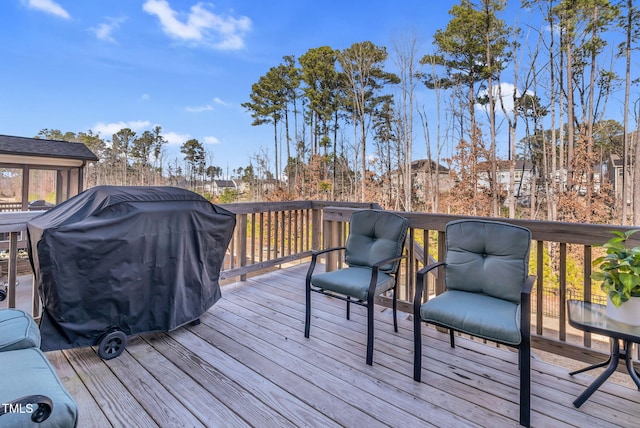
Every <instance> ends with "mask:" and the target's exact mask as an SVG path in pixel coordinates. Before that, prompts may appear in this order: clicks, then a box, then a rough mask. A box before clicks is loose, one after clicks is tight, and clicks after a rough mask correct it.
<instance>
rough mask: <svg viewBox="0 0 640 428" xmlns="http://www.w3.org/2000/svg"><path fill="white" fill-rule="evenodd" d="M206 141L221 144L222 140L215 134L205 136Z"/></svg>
mask: <svg viewBox="0 0 640 428" xmlns="http://www.w3.org/2000/svg"><path fill="white" fill-rule="evenodd" d="M204 142H205V143H206V144H220V140H218V139H217V138H216V137H213V136H209V137H204Z"/></svg>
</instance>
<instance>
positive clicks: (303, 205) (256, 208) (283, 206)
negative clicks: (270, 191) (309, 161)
mask: <svg viewBox="0 0 640 428" xmlns="http://www.w3.org/2000/svg"><path fill="white" fill-rule="evenodd" d="M220 206H221V207H223V208H225V209H227V210H229V211H231V212H232V213H235V214H257V213H261V212H269V211H290V210H305V209H323V208H325V207H328V206H335V207H342V208H349V207H353V208H360V209H362V208H380V206H379V205H378V204H377V203H360V202H335V201H283V202H237V203H232V204H220Z"/></svg>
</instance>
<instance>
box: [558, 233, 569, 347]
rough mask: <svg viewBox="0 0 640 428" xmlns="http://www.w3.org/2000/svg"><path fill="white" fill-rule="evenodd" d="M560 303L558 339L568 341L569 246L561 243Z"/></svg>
mask: <svg viewBox="0 0 640 428" xmlns="http://www.w3.org/2000/svg"><path fill="white" fill-rule="evenodd" d="M558 275H559V278H558V279H559V283H560V296H559V297H560V302H559V305H560V306H559V309H558V338H559V339H560V340H561V341H563V342H564V341H566V340H567V306H566V305H567V244H566V242H561V243H560V269H559V274H558Z"/></svg>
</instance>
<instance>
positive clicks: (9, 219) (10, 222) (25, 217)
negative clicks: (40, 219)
mask: <svg viewBox="0 0 640 428" xmlns="http://www.w3.org/2000/svg"><path fill="white" fill-rule="evenodd" d="M40 214H42V211H15V212H0V233H10V232H22V231H25V230H27V222H28V221H29V220H31V219H32V218H34V217H36V216H38V215H40Z"/></svg>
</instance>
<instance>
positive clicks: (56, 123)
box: [0, 0, 453, 169]
mask: <svg viewBox="0 0 640 428" xmlns="http://www.w3.org/2000/svg"><path fill="white" fill-rule="evenodd" d="M452 4H453V2H431V1H424V0H403V1H402V2H391V1H376V0H370V1H367V2H349V1H342V0H339V1H338V0H324V1H305V0H291V1H285V0H271V1H264V2H263V1H255V0H236V1H233V0H219V1H218V0H216V1H213V2H198V1H196V0H146V1H143V0H137V1H136V0H90V1H85V0H83V1H80V0H3V1H2V2H0V22H1V25H0V40H2V44H1V46H2V49H1V52H2V67H1V68H0V134H6V135H18V136H26V137H31V136H35V135H36V134H37V133H38V131H39V130H40V129H42V128H49V129H59V130H61V131H62V132H67V131H72V132H76V133H77V132H86V131H88V130H92V131H94V132H99V133H100V134H101V135H102V136H103V137H104V138H106V139H110V138H111V134H112V133H113V132H116V131H118V130H119V129H121V128H122V127H125V126H126V127H130V128H132V129H133V130H134V131H137V132H139V133H141V132H143V131H144V130H145V129H150V128H151V127H152V126H154V125H160V126H162V129H163V131H164V133H165V136H166V137H167V138H168V140H169V141H170V143H171V144H170V145H169V146H168V148H167V156H168V157H176V156H178V157H181V155H180V153H179V150H178V147H179V146H180V144H182V143H183V142H184V141H186V140H187V139H189V138H197V139H198V140H199V141H201V142H203V143H204V144H205V146H206V148H207V150H209V151H210V152H212V153H213V156H214V164H215V165H219V166H222V167H223V168H227V166H228V167H229V168H230V169H233V168H236V167H238V166H246V165H248V163H249V156H251V155H253V154H255V153H259V152H260V150H261V148H264V149H267V150H269V149H271V145H272V141H273V135H272V128H271V127H270V126H261V127H252V126H251V118H250V116H249V113H247V112H246V111H245V110H244V109H243V108H242V107H241V105H240V104H241V103H243V102H246V101H248V100H249V93H250V91H251V85H252V84H253V83H255V82H256V81H257V80H258V79H259V77H260V76H262V75H263V74H265V73H266V71H267V70H268V69H269V68H270V67H272V66H276V65H278V64H280V63H281V62H282V57H283V56H284V55H295V56H296V57H298V56H300V55H302V54H304V53H305V52H306V51H307V50H308V49H310V48H313V47H319V46H323V45H329V46H331V47H332V48H336V49H344V48H346V47H348V46H350V45H351V44H353V43H355V42H361V41H365V40H370V41H372V42H374V43H376V44H378V45H383V46H387V47H389V46H391V41H392V40H393V38H394V37H398V34H402V33H406V32H407V31H409V30H410V31H414V32H415V34H416V35H418V37H422V38H423V43H424V44H425V49H426V48H430V45H431V37H432V34H433V32H434V31H435V30H436V29H437V28H441V27H444V26H445V25H446V22H447V20H448V15H447V11H448V9H449V8H450V7H451V5H452Z"/></svg>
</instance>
